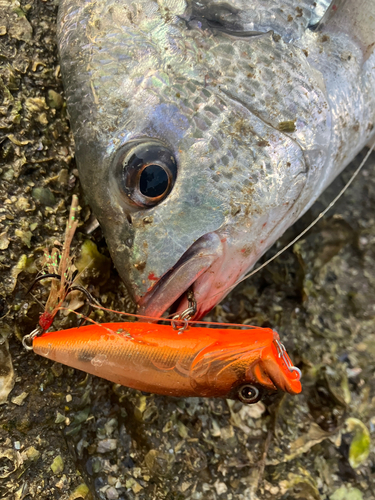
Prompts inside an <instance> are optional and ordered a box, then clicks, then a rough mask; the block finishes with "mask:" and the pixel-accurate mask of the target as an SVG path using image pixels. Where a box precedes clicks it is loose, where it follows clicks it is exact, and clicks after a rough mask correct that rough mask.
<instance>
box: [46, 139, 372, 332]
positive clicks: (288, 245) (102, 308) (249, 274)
mask: <svg viewBox="0 0 375 500" xmlns="http://www.w3.org/2000/svg"><path fill="white" fill-rule="evenodd" d="M374 147H375V142H374V144H373V145H372V146H371V147H370V149H369V150H368V152H367V154H366V156H365V157H364V159H363V160H362V162H361V163H360V165H359V167H358V168H357V169H356V170H355V171H354V173H353V174H352V176H351V177H350V179H349V180H348V182H347V183H346V184H345V186H344V187H343V188H342V189H341V191H340V192H339V193H338V195H337V196H335V198H334V199H333V200H332V201H331V203H330V204H329V205H328V206H327V207H326V208H325V209H324V210H323V212H321V213H320V214H319V215H318V216H317V217H316V218H315V219H314V220H313V222H311V224H309V225H308V226H307V227H306V228H305V229H304V230H303V231H302V232H301V233H300V234H299V235H297V236H296V237H295V238H294V239H293V240H292V241H291V242H290V243H288V244H287V245H286V246H285V247H283V248H282V249H281V250H279V251H278V252H277V253H276V254H275V255H274V256H273V257H271V258H269V259H268V260H267V261H266V262H264V263H263V264H262V265H260V266H259V267H257V268H256V269H254V270H253V271H251V272H250V273H248V274H246V275H245V276H244V277H243V278H241V279H239V280H238V281H236V282H235V283H233V285H231V286H229V287H227V288H224V290H223V291H226V290H232V289H233V288H234V287H236V286H237V285H238V284H239V283H242V281H245V280H246V279H248V278H250V277H251V276H254V275H255V274H256V273H258V272H259V271H260V270H261V269H263V268H264V267H266V266H267V265H268V264H270V263H271V262H272V261H273V260H275V259H277V257H279V256H280V255H281V254H282V253H284V252H285V251H286V250H288V248H290V247H291V246H293V245H294V244H295V243H296V242H297V241H298V240H300V239H301V238H302V236H304V235H305V234H306V233H307V232H308V231H309V230H310V229H311V228H312V227H313V226H315V224H317V223H318V222H319V221H320V219H322V218H323V217H324V216H325V215H326V213H327V212H328V211H329V210H330V209H331V208H332V207H333V206H334V205H335V203H336V202H337V201H338V200H339V199H340V198H341V196H342V195H343V194H344V193H345V192H346V191H347V189H348V188H349V187H350V185H351V184H352V183H353V181H354V179H355V178H356V177H357V175H358V174H359V172H360V171H361V170H362V168H363V166H364V165H365V163H366V161H367V160H368V158H369V156H370V154H371V153H372V151H373V150H374ZM83 271H84V270H82V271H81V273H82V272H83ZM81 273H79V274H78V276H79V275H80V274H81ZM76 279H77V276H76V277H75V280H74V281H76ZM221 293H222V292H218V293H216V294H213V295H210V297H208V298H206V299H204V300H202V301H200V303H203V302H206V301H208V300H210V299H211V298H212V297H216V296H217V295H220V294H221ZM36 300H37V299H36ZM92 300H93V302H92V303H91V306H92V307H93V308H95V309H100V310H103V311H106V312H112V313H115V314H120V315H122V316H126V317H133V318H138V319H141V320H142V319H143V320H147V321H153V322H155V321H165V322H168V323H172V321H174V320H173V319H169V318H155V317H153V316H144V315H142V314H134V313H126V312H122V311H116V310H114V309H110V308H106V307H103V306H102V305H101V304H100V303H99V302H98V301H97V300H96V299H95V298H94V297H92ZM38 302H39V301H38ZM61 309H63V310H67V311H69V312H73V313H75V314H76V315H77V316H80V317H84V318H85V319H86V320H87V321H89V322H91V323H94V324H96V325H98V326H102V325H101V324H100V323H97V322H96V321H95V320H93V319H91V318H88V317H86V316H84V315H82V313H78V312H76V311H73V310H72V309H68V308H65V307H63V306H61V305H58V306H57V307H56V309H55V312H57V310H61ZM188 323H189V324H191V323H194V324H197V325H213V326H226V327H228V326H235V327H241V329H244V330H252V329H254V328H259V327H257V326H253V325H239V324H236V323H217V322H210V321H194V320H193V321H189V322H188Z"/></svg>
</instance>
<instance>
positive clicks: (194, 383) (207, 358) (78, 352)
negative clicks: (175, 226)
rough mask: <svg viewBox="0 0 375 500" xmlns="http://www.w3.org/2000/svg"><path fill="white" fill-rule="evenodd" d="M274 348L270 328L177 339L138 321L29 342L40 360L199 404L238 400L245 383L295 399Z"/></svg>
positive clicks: (287, 364) (290, 371)
mask: <svg viewBox="0 0 375 500" xmlns="http://www.w3.org/2000/svg"><path fill="white" fill-rule="evenodd" d="M280 346H281V344H280V343H279V336H278V334H277V333H276V332H274V331H273V330H271V329H269V328H254V329H249V330H234V329H210V328H202V327H190V328H188V329H187V330H186V331H185V332H184V333H183V334H181V335H179V334H178V333H177V332H176V331H175V330H174V329H173V328H172V327H171V326H165V325H156V324H150V323H139V322H138V323H132V322H126V323H107V324H103V325H89V326H85V327H81V328H79V329H78V328H72V329H70V330H63V331H58V332H51V333H46V334H44V335H42V336H41V337H37V338H35V339H34V341H33V350H34V352H35V353H37V354H40V355H41V356H44V357H46V358H49V359H51V360H53V361H58V362H59V363H63V364H65V365H68V366H71V367H73V368H78V369H79V370H83V371H85V372H88V373H91V374H93V375H97V376H99V377H102V378H105V379H107V380H110V381H112V382H115V383H118V384H121V385H124V386H127V387H131V388H134V389H138V390H141V391H146V392H152V393H156V394H164V395H169V396H204V397H236V395H237V393H238V390H239V388H241V387H243V386H244V385H246V384H255V386H257V387H260V388H264V389H266V390H270V391H271V392H272V391H276V390H278V389H280V390H282V391H286V392H289V393H292V394H298V393H299V392H301V383H300V381H299V374H298V373H296V371H294V370H296V369H294V368H291V367H292V366H293V365H292V362H291V361H290V358H289V357H288V355H287V354H286V352H285V350H282V354H280ZM281 347H282V346H281ZM279 355H280V356H279Z"/></svg>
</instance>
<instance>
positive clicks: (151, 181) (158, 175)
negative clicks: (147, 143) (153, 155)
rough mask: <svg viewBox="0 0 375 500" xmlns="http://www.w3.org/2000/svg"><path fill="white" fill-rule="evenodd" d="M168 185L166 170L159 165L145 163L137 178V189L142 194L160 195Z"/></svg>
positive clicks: (155, 196)
mask: <svg viewBox="0 0 375 500" xmlns="http://www.w3.org/2000/svg"><path fill="white" fill-rule="evenodd" d="M168 187H169V178H168V174H167V172H166V171H165V170H164V168H163V167H161V166H160V165H155V164H151V165H147V166H146V167H144V169H143V170H142V173H141V175H140V178H139V190H140V192H141V193H142V194H143V196H147V197H148V198H157V197H158V196H162V195H163V194H164V193H165V192H166V191H167V189H168Z"/></svg>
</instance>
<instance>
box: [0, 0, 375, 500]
mask: <svg viewBox="0 0 375 500" xmlns="http://www.w3.org/2000/svg"><path fill="white" fill-rule="evenodd" d="M55 19H56V5H55V3H54V2H51V1H49V0H48V1H46V2H44V1H40V0H31V1H29V2H26V1H23V2H21V4H19V3H18V2H17V1H10V0H9V1H8V0H0V147H1V151H0V178H1V184H0V199H1V201H0V221H1V222H0V224H1V226H0V269H1V271H0V272H1V274H0V276H1V280H0V316H1V317H2V319H1V325H0V333H1V335H0V400H1V401H2V403H3V404H2V405H0V497H1V498H5V499H9V500H23V499H24V500H30V499H33V498H35V499H60V500H68V499H71V500H72V499H79V498H83V499H90V498H92V499H108V500H111V499H124V500H125V499H129V500H130V499H131V500H146V499H147V500H148V499H171V500H172V499H191V500H200V499H204V500H211V499H212V500H213V499H228V500H230V499H233V500H235V499H236V500H242V499H243V500H245V499H246V500H248V499H254V500H255V499H257V498H259V499H262V500H268V499H276V500H278V499H283V500H292V499H293V500H371V499H375V483H374V480H375V447H374V444H373V443H372V444H371V437H372V441H374V438H375V379H374V370H375V335H374V330H375V304H374V291H375V290H374V288H375V267H374V264H375V251H374V242H375V224H374V217H375V180H374V179H375V176H374V166H375V155H372V157H371V158H370V160H369V162H368V164H367V166H366V167H365V169H364V170H363V172H362V173H361V174H360V176H359V177H358V179H357V180H356V181H355V183H354V184H353V186H352V187H351V188H350V190H349V191H348V192H347V193H346V194H345V196H344V198H342V199H341V200H340V202H339V203H338V204H337V205H336V207H335V208H334V209H333V210H332V211H331V213H330V216H329V217H328V218H327V219H325V220H323V221H321V222H320V223H319V224H318V226H316V228H315V229H314V230H313V231H311V232H310V233H309V234H308V235H307V236H306V237H305V238H304V239H303V240H301V241H300V242H298V243H297V244H295V245H294V247H293V248H292V249H290V251H288V252H286V253H285V254H284V255H283V256H282V257H281V258H279V259H278V260H277V261H275V262H273V263H272V264H270V265H269V266H268V267H267V268H266V269H265V270H264V271H263V272H261V273H259V274H258V275H256V276H255V277H254V278H253V279H252V280H250V281H248V282H246V283H244V284H242V285H240V286H238V287H237V288H236V290H235V291H234V292H232V293H231V294H230V295H229V296H228V298H227V299H226V300H225V301H224V302H223V303H221V304H220V305H219V306H218V307H217V308H216V309H215V311H214V312H213V313H212V314H211V315H210V319H211V320H219V321H230V322H246V323H249V324H256V325H260V326H272V327H274V328H275V329H277V330H278V331H279V332H280V334H281V335H282V338H283V339H284V341H285V344H286V346H287V348H288V351H289V353H290V354H291V356H292V358H293V360H294V361H295V363H296V364H297V365H298V366H299V367H300V368H301V369H302V370H303V388H304V390H303V393H302V395H300V396H298V397H290V396H288V397H285V398H284V399H283V400H282V401H280V402H279V404H274V405H273V406H272V407H268V408H266V407H265V406H264V405H263V404H262V403H259V404H257V405H254V406H248V407H246V406H243V405H242V404H240V403H237V402H232V401H225V400H223V401H222V400H205V399H194V398H188V399H181V400H180V399H174V398H167V397H158V396H153V395H144V394H141V393H139V392H137V391H134V390H130V389H126V388H123V387H119V386H115V385H113V384H111V383H109V382H106V381H103V380H100V379H98V378H95V377H92V376H88V375H85V374H84V373H82V372H78V371H75V370H72V369H69V368H67V367H63V366H61V365H58V364H54V363H52V362H50V361H47V360H45V359H42V358H40V357H38V356H36V355H34V354H32V353H30V352H27V351H26V350H25V349H24V348H23V347H22V344H21V339H22V337H23V336H24V335H25V334H27V333H29V332H30V331H31V330H32V329H33V328H34V327H35V326H36V324H37V321H38V318H39V314H40V313H41V312H42V311H43V304H44V303H45V301H46V299H47V296H48V292H49V287H48V284H46V283H44V286H43V285H42V284H40V285H38V286H37V287H36V288H35V290H34V292H33V295H31V294H27V293H26V291H27V289H28V287H29V285H30V284H31V283H32V281H33V279H34V278H35V276H36V274H37V272H38V271H41V270H42V256H43V251H44V249H45V248H51V247H52V246H53V245H54V244H55V245H56V244H58V243H59V242H60V243H62V242H63V239H64V230H65V224H66V220H67V216H68V212H69V205H70V202H71V197H72V194H77V195H78V196H79V199H80V206H81V211H80V216H79V220H80V226H79V228H78V231H77V234H76V237H75V239H74V242H73V253H74V255H76V256H77V259H78V262H80V265H81V267H82V268H85V267H86V264H85V263H87V262H90V259H93V262H92V263H91V264H90V265H89V267H88V269H87V270H86V275H85V276H83V284H84V285H85V286H87V287H89V289H90V291H91V292H92V293H93V294H94V295H95V296H96V297H98V298H100V300H101V301H102V302H103V303H104V304H105V305H106V306H113V307H115V308H117V309H120V310H125V309H127V310H130V309H131V307H132V306H131V303H130V301H129V298H128V296H127V294H126V291H125V289H124V287H123V285H122V284H121V282H120V280H119V278H118V276H117V274H116V272H115V270H114V269H113V267H112V266H111V263H110V261H109V259H108V251H107V249H106V246H105V242H104V241H103V238H102V236H101V233H100V229H97V230H96V231H94V232H93V233H92V234H91V235H90V236H88V235H87V234H86V232H87V228H88V227H89V226H90V223H91V219H90V209H89V207H88V206H87V204H86V203H85V198H84V196H83V194H82V192H81V186H80V182H79V177H78V172H77V170H76V166H75V163H74V150H73V143H72V138H71V135H70V132H69V122H68V119H67V115H66V109H65V103H64V97H63V90H62V85H61V80H60V72H59V65H58V60H57V53H56V43H55ZM363 154H364V153H362V154H361V155H359V157H358V158H357V159H356V160H355V162H354V163H353V164H352V165H351V166H350V167H349V168H348V169H346V170H345V172H344V173H343V174H342V176H340V177H339V178H338V179H337V180H336V181H335V183H334V184H333V185H332V186H331V188H330V189H328V190H327V192H326V193H324V195H323V196H322V198H321V199H320V200H319V202H318V203H316V204H315V206H314V207H313V209H312V210H311V211H310V212H309V213H307V214H306V215H305V216H304V217H303V219H302V220H301V221H299V222H298V223H297V224H296V225H295V226H294V227H293V228H292V229H291V230H289V232H288V233H287V234H286V235H285V236H284V238H283V241H281V242H279V243H278V245H277V248H276V249H273V250H271V251H270V252H269V255H271V254H272V253H274V252H275V251H276V250H277V249H278V248H280V247H281V245H283V244H285V243H286V242H287V241H290V239H291V238H292V237H293V236H294V235H296V234H297V233H298V231H299V230H301V229H302V228H304V227H305V226H306V225H307V224H308V223H309V222H310V221H311V220H312V218H313V217H314V216H315V215H317V214H318V213H319V211H321V210H322V207H324V206H326V205H327V203H328V202H329V201H330V200H331V199H332V198H333V196H334V194H335V193H337V192H338V190H339V189H340V188H341V187H342V186H343V184H344V182H345V181H346V180H347V179H348V178H349V176H350V173H351V172H352V171H353V169H354V168H355V166H356V165H358V162H359V161H360V159H361V158H362V157H363ZM87 240H90V241H91V242H93V243H94V244H95V245H96V246H95V245H92V243H88V242H87ZM88 256H89V257H88ZM79 259H81V260H79ZM113 290H117V293H116V294H114V293H113ZM96 318H97V319H99V320H100V319H103V316H102V313H100V315H99V313H96ZM106 319H108V320H111V319H114V316H106ZM75 321H76V317H75V316H74V315H72V314H71V315H68V316H64V315H61V316H59V318H58V319H57V321H56V325H57V326H61V327H63V326H65V327H67V326H69V325H71V324H73V323H74V322H75ZM11 387H13V389H12V390H11V392H10V393H9V395H8V392H9V389H10V388H11Z"/></svg>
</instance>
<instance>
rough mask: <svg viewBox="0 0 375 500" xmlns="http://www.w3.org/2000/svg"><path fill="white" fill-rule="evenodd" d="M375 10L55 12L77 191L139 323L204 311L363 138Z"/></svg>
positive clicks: (114, 0)
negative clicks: (191, 309) (142, 317)
mask: <svg viewBox="0 0 375 500" xmlns="http://www.w3.org/2000/svg"><path fill="white" fill-rule="evenodd" d="M374 15H375V0H341V1H337V0H336V1H335V2H330V1H327V0H320V1H318V2H314V1H313V0H254V1H252V2H249V1H248V0H230V1H227V2H222V1H219V0H200V1H199V2H198V1H197V0H191V1H189V0H157V1H156V0H133V1H132V0H106V1H101V2H99V1H95V0H87V1H84V2H79V3H78V4H77V2H76V1H73V0H62V1H61V4H60V14H59V47H60V56H61V67H62V74H63V80H64V86H65V91H66V96H67V103H68V110H69V113H70V116H71V124H72V129H73V133H74V137H75V143H76V157H77V162H78V167H79V172H80V178H81V181H82V185H83V187H84V189H85V192H86V194H87V196H88V199H89V202H90V204H91V206H92V208H93V210H94V213H95V215H96V216H97V218H98V220H99V222H100V224H101V226H102V229H103V231H104V234H105V237H106V240H107V243H108V246H109V249H110V251H111V255H112V258H113V260H114V263H115V265H116V267H117V269H118V271H119V273H120V275H121V277H122V279H123V280H124V281H125V282H126V283H127V284H128V287H129V289H130V290H131V291H132V293H133V295H134V297H135V299H136V300H137V302H138V303H139V305H140V310H141V312H143V313H144V314H148V315H152V316H160V315H161V314H162V313H163V312H164V311H165V310H166V309H167V308H168V307H169V306H171V305H172V304H177V306H176V308H177V310H183V309H184V308H186V305H187V302H186V298H185V292H186V290H187V289H188V288H189V287H191V288H192V289H193V291H194V293H195V296H196V299H197V301H198V311H197V317H200V316H202V315H203V314H204V313H205V312H207V311H209V310H210V309H211V308H212V307H213V306H214V305H215V304H216V303H217V302H219V301H220V300H221V299H222V298H223V297H224V296H225V295H226V293H227V291H228V287H230V286H231V285H232V284H233V283H235V282H236V280H238V279H239V278H241V277H242V276H243V275H244V274H245V273H246V271H248V270H249V269H250V268H251V267H252V266H253V265H254V264H255V262H256V261H257V260H258V259H259V258H260V256H261V255H262V254H263V253H264V252H265V251H266V250H267V249H268V248H269V247H270V246H271V245H272V244H273V243H274V242H275V241H276V240H277V239H278V238H279V237H280V236H281V235H282V234H283V232H284V231H285V230H286V229H287V228H288V227H289V226H290V225H291V224H293V223H294V222H295V221H296V220H297V219H298V218H299V217H300V216H301V215H302V214H303V213H304V212H305V211H306V210H307V209H308V208H309V207H310V206H311V205H312V204H313V202H314V201H315V200H316V198H317V197H318V196H319V194H320V193H321V192H322V191H323V190H324V189H325V188H326V187H327V186H328V185H329V184H330V182H331V181H332V180H333V179H334V178H335V177H336V176H337V174H338V173H339V172H340V171H341V170H342V169H343V168H344V167H345V166H346V165H347V164H348V163H349V162H350V161H351V160H352V159H353V157H354V156H355V155H356V154H357V152H358V151H359V150H360V149H361V148H362V147H363V146H364V145H365V144H366V143H367V141H368V140H369V139H370V138H371V136H372V135H373V134H374V123H375V92H374V88H375V49H374V47H375V18H374Z"/></svg>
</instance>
